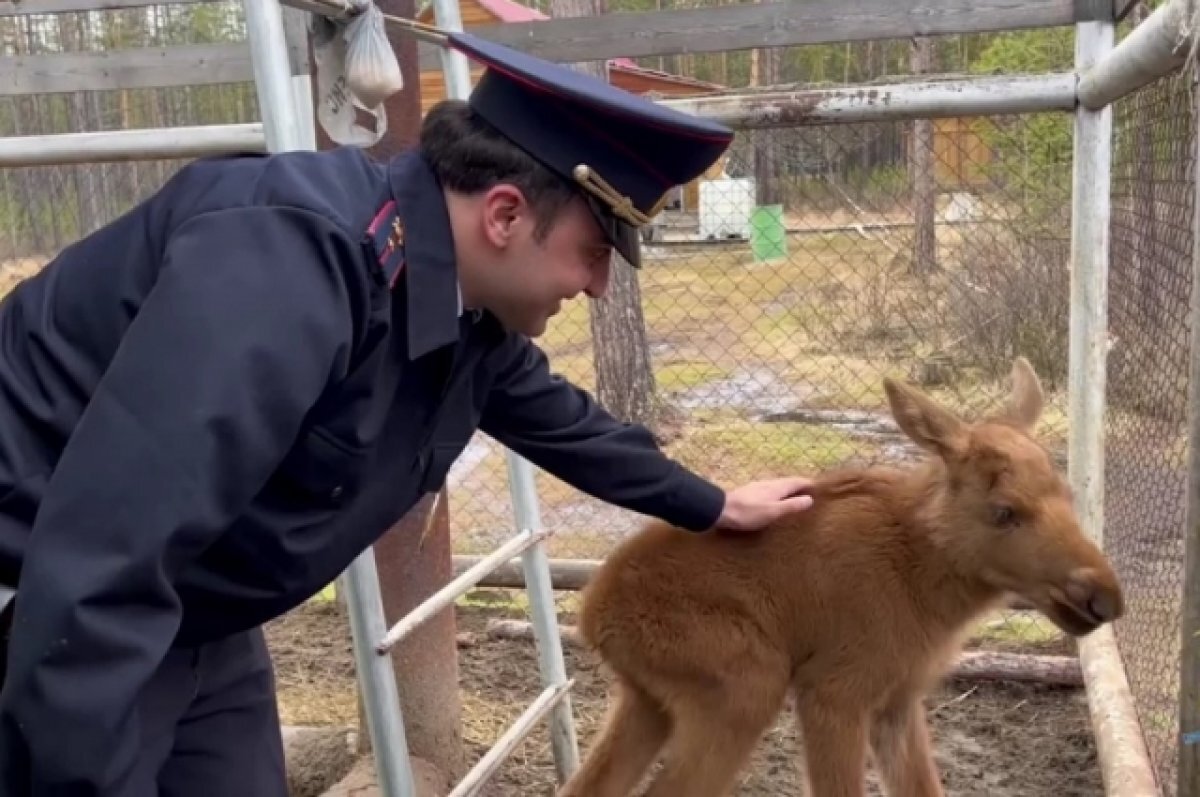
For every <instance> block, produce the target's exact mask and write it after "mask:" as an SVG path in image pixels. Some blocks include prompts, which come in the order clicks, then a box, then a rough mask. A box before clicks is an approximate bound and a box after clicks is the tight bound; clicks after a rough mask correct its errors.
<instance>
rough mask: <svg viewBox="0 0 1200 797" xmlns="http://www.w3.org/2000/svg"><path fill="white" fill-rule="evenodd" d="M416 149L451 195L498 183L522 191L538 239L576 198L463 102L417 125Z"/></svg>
mask: <svg viewBox="0 0 1200 797" xmlns="http://www.w3.org/2000/svg"><path fill="white" fill-rule="evenodd" d="M420 149H421V152H422V154H423V155H424V156H425V159H426V160H427V161H428V162H429V164H430V166H431V167H432V168H433V172H434V174H435V175H436V176H437V178H438V181H439V182H441V184H442V185H443V186H445V187H446V188H449V189H451V190H453V191H459V192H461V193H475V192H478V191H486V190H487V189H489V188H491V187H492V186H494V185H496V184H498V183H509V184H511V185H514V186H516V187H517V188H518V189H520V191H521V193H522V194H524V195H525V199H526V201H528V202H529V204H530V205H531V206H532V207H533V212H534V218H535V219H536V220H537V225H536V228H535V230H534V234H535V235H536V236H537V237H538V238H542V237H544V236H545V235H546V233H547V232H548V231H549V229H550V227H551V225H552V224H553V223H554V220H555V219H556V218H557V217H558V212H559V211H560V210H561V209H562V208H563V206H565V205H566V204H567V203H568V202H569V201H570V200H571V199H572V198H573V197H575V196H577V195H578V192H577V190H576V189H575V187H574V186H572V185H571V184H570V183H568V182H567V181H566V180H564V179H563V178H562V177H560V176H558V175H557V174H555V173H554V172H552V171H550V170H549V169H548V168H546V167H545V166H543V165H542V164H541V163H539V162H538V161H536V160H534V159H533V158H532V157H530V156H529V154H527V153H526V152H525V151H524V150H523V149H521V148H520V147H518V146H517V145H516V144H513V143H512V142H511V141H509V140H508V139H507V138H505V137H504V135H503V134H501V133H500V132H499V131H498V130H496V129H495V128H494V127H492V126H491V125H490V124H488V123H487V122H485V121H484V120H483V119H481V118H480V117H479V116H478V115H477V114H475V112H474V111H472V110H471V108H470V107H469V106H468V105H467V103H466V102H465V101H463V100H443V101H441V102H439V103H438V104H436V105H434V106H433V107H432V108H430V109H429V111H428V113H426V115H425V120H424V122H423V123H422V125H421V137H420Z"/></svg>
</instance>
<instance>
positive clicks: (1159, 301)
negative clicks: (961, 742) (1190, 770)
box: [1104, 14, 1196, 797]
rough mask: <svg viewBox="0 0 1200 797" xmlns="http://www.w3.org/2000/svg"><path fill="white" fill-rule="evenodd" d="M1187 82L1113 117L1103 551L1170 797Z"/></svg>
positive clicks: (1190, 94) (1190, 223)
mask: <svg viewBox="0 0 1200 797" xmlns="http://www.w3.org/2000/svg"><path fill="white" fill-rule="evenodd" d="M1137 16H1140V14H1135V17H1137ZM1193 81H1194V75H1193V74H1192V73H1190V72H1189V71H1184V72H1183V73H1180V74H1177V75H1174V76H1172V77H1169V78H1166V79H1163V80H1159V81H1156V82H1155V83H1153V84H1151V85H1149V86H1147V87H1145V88H1143V89H1141V90H1140V91H1137V92H1136V93H1134V94H1132V95H1130V96H1128V97H1126V98H1124V99H1122V100H1120V101H1118V102H1117V103H1116V104H1115V106H1114V123H1115V127H1116V134H1115V137H1114V142H1113V143H1114V152H1113V161H1114V162H1113V185H1112V202H1113V207H1112V249H1111V261H1110V270H1109V315H1110V321H1109V343H1110V346H1111V348H1110V351H1109V355H1108V357H1109V360H1108V361H1109V366H1108V396H1107V414H1106V423H1105V427H1106V429H1105V431H1106V435H1107V441H1106V449H1105V462H1106V470H1105V474H1104V476H1105V488H1104V489H1105V508H1104V512H1105V517H1106V523H1105V548H1106V550H1107V551H1108V553H1109V555H1110V556H1111V557H1112V558H1113V561H1114V564H1115V566H1116V567H1117V570H1118V573H1119V575H1120V577H1121V579H1122V581H1123V584H1124V587H1125V589H1126V592H1127V596H1128V616H1127V618H1126V619H1125V620H1124V621H1122V622H1121V623H1119V624H1118V626H1117V638H1118V642H1119V645H1120V649H1121V652H1122V654H1123V660H1124V664H1125V671H1126V675H1127V677H1128V679H1129V684H1130V688H1131V690H1132V692H1133V697H1134V701H1135V704H1136V707H1137V712H1138V716H1139V720H1140V722H1141V726H1142V732H1143V735H1144V737H1145V741H1146V745H1147V748H1148V750H1149V752H1150V756H1151V759H1152V761H1153V764H1154V767H1155V769H1156V772H1157V774H1158V776H1159V780H1160V784H1161V785H1162V787H1163V790H1164V794H1166V795H1168V797H1170V796H1171V795H1174V794H1175V793H1176V792H1175V790H1176V774H1175V769H1176V760H1177V752H1176V745H1177V740H1178V738H1179V725H1178V719H1179V714H1178V709H1179V686H1180V681H1179V667H1180V605H1181V595H1182V588H1183V563H1184V541H1185V517H1186V509H1187V486H1188V472H1187V467H1188V463H1187V457H1188V446H1187V436H1188V416H1189V406H1188V369H1189V359H1190V356H1191V351H1190V343H1189V334H1190V323H1189V314H1190V306H1189V305H1190V300H1191V293H1192V289H1193V283H1192V280H1193V276H1192V275H1193V271H1192V270H1193V265H1192V260H1193V253H1192V241H1193V236H1194V232H1195V231H1194V220H1193V205H1194V197H1195V146H1196V143H1195V136H1196V118H1195V95H1194V91H1195V89H1194V82H1193ZM1192 411H1193V412H1194V408H1192Z"/></svg>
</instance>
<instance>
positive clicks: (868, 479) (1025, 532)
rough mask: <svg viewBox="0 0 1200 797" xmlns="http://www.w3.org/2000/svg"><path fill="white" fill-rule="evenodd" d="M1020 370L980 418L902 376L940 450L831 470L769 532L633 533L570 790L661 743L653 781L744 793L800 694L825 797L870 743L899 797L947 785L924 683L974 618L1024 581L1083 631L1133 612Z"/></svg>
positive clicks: (1032, 596)
mask: <svg viewBox="0 0 1200 797" xmlns="http://www.w3.org/2000/svg"><path fill="white" fill-rule="evenodd" d="M1013 380H1014V390H1013V396H1012V401H1011V403H1010V404H1009V407H1008V409H1007V412H1006V413H1005V414H1004V415H1003V416H1001V417H998V418H993V419H988V420H985V421H983V422H981V423H978V424H974V425H968V424H966V423H964V422H962V421H960V420H959V419H958V418H956V417H955V416H953V415H952V414H950V413H949V412H947V411H946V410H944V409H942V408H940V407H938V406H937V405H935V404H934V403H933V402H931V401H930V400H929V399H928V398H927V397H926V396H925V395H924V394H922V393H920V392H919V391H918V390H916V389H914V388H912V387H908V386H903V385H900V384H898V383H895V382H892V381H890V380H885V388H886V391H887V395H888V399H889V402H890V404H891V408H892V413H893V416H894V417H895V418H896V421H897V423H898V424H899V425H900V427H901V429H903V430H904V432H905V433H906V434H907V435H908V436H909V437H911V438H912V439H913V440H914V441H915V442H917V443H918V444H920V445H921V446H923V447H924V448H926V449H927V450H929V451H931V452H933V453H934V454H935V456H932V457H930V458H929V459H928V461H926V462H924V463H922V464H920V465H918V466H916V467H913V468H908V469H899V468H889V467H873V468H867V469H846V470H841V471H838V472H833V473H827V474H824V475H822V476H820V477H819V478H818V479H817V480H816V483H815V485H814V486H813V488H812V495H813V496H814V499H815V502H814V505H813V507H812V508H810V509H808V510H805V511H803V512H801V513H799V514H797V515H793V516H791V517H789V518H787V519H785V520H782V521H780V522H777V523H775V524H773V525H771V526H769V527H768V528H766V529H765V530H763V531H761V532H756V533H733V532H724V531H717V532H713V533H708V534H689V533H687V532H684V531H681V530H679V529H675V528H673V527H671V526H668V525H665V524H662V523H652V524H650V525H649V526H648V527H647V528H645V529H644V530H642V531H641V532H640V533H639V534H636V535H635V536H633V537H631V538H630V539H628V540H626V541H625V542H624V543H623V544H621V545H620V546H618V548H617V549H616V550H614V551H613V553H612V554H611V555H610V556H609V557H608V559H607V561H606V562H605V563H604V565H603V566H602V567H601V568H600V570H599V571H598V572H597V574H596V576H595V578H594V579H593V580H592V582H591V583H590V584H589V585H588V587H587V588H586V590H585V592H584V605H583V609H582V611H581V614H580V622H579V629H580V632H581V634H582V635H583V638H584V639H585V640H586V641H587V642H588V644H589V645H590V646H592V647H593V648H594V649H595V650H596V651H597V652H598V654H599V655H600V656H601V657H602V659H603V660H604V661H605V662H606V663H607V664H608V665H609V667H611V669H612V670H613V671H614V673H615V675H616V698H615V701H614V704H613V706H612V708H611V710H610V716H609V718H608V721H607V724H606V727H605V729H604V730H603V731H602V732H601V734H600V736H599V737H598V739H597V740H596V742H595V743H594V745H593V747H592V749H591V751H590V753H589V755H588V757H587V759H586V761H585V763H584V765H583V766H582V767H581V769H580V770H579V772H577V773H576V775H575V776H574V777H573V778H572V779H571V780H570V781H569V782H568V783H567V784H566V785H565V786H564V787H563V789H562V790H561V791H560V792H559V797H625V795H627V794H629V793H630V792H631V791H632V790H633V789H634V788H635V787H636V786H637V784H638V783H639V782H640V781H641V779H642V777H643V775H644V774H645V772H646V771H647V770H648V769H649V767H650V766H651V764H652V763H653V762H654V761H655V760H657V758H658V757H659V755H660V754H661V753H665V756H666V759H665V762H664V768H663V771H662V773H661V775H660V776H659V777H658V779H657V780H656V782H655V783H654V784H653V785H652V787H651V789H650V791H649V795H650V797H666V796H667V795H670V796H671V797H708V796H709V795H712V796H714V797H715V796H716V795H727V794H730V793H731V792H732V790H733V788H734V785H735V783H736V778H737V775H738V772H739V771H740V770H741V768H742V767H743V766H744V765H745V764H746V762H747V760H748V758H749V756H750V754H751V752H752V750H753V748H754V747H755V745H756V744H757V743H758V741H759V739H760V737H761V735H762V733H763V732H764V731H765V730H766V729H767V728H768V727H769V726H770V725H771V723H772V722H773V720H774V718H775V717H776V716H777V714H778V712H779V711H780V709H781V707H782V703H783V701H784V699H785V697H786V696H787V694H788V692H789V691H790V692H791V693H792V694H793V695H794V696H795V698H796V707H797V711H798V716H799V719H800V726H801V729H802V734H801V735H802V738H803V739H804V747H805V751H806V757H807V766H806V767H803V769H804V770H806V771H807V773H808V778H809V782H810V788H809V793H810V794H812V795H813V797H861V795H863V794H864V793H865V769H866V764H867V756H868V751H870V753H873V758H874V762H875V765H876V767H877V769H878V771H879V773H880V776H881V779H882V781H883V782H884V784H885V786H886V788H887V793H888V794H889V795H891V797H941V795H942V794H943V792H942V789H941V786H940V783H939V776H938V772H937V769H936V766H935V764H934V761H933V758H932V756H931V752H930V740H929V734H928V730H927V727H926V720H925V714H924V709H923V703H922V699H923V697H924V696H925V694H926V693H927V691H928V690H929V689H930V688H931V687H932V686H933V685H935V682H936V680H937V679H938V678H939V677H941V675H942V674H943V673H944V672H945V671H946V668H947V667H948V666H949V665H950V664H951V663H952V662H953V660H954V658H955V656H956V655H957V653H958V651H959V650H960V647H961V644H962V641H963V639H964V636H965V634H966V633H967V631H968V630H969V628H970V624H971V621H972V620H974V619H975V618H977V617H978V616H979V615H980V614H981V613H983V612H985V611H987V610H989V609H991V608H993V607H995V606H997V605H998V604H1000V603H1001V602H1002V601H1003V600H1004V599H1005V597H1007V595H1008V594H1010V593H1012V594H1018V595H1021V596H1023V597H1025V598H1026V599H1028V600H1029V601H1031V602H1032V603H1033V604H1034V605H1036V606H1037V607H1038V608H1039V609H1040V610H1041V611H1043V612H1044V613H1045V614H1046V615H1047V616H1048V617H1049V618H1050V619H1051V620H1052V621H1054V622H1055V623H1056V624H1058V625H1059V626H1060V627H1062V628H1063V629H1064V631H1066V632H1068V633H1071V634H1074V635H1080V634H1085V633H1088V632H1090V631H1092V630H1094V629H1095V628H1096V627H1098V626H1099V625H1100V624H1102V623H1104V622H1109V621H1112V620H1114V619H1116V618H1117V617H1119V616H1120V615H1121V614H1122V612H1123V599H1122V594H1121V590H1120V587H1119V585H1118V583H1117V579H1116V576H1115V574H1114V573H1113V571H1112V569H1111V567H1110V566H1109V564H1108V562H1107V561H1106V560H1105V558H1104V556H1103V555H1102V553H1101V552H1100V551H1099V550H1098V549H1097V548H1096V547H1095V546H1094V545H1093V544H1092V542H1090V541H1089V540H1088V539H1087V538H1086V537H1085V536H1084V535H1083V533H1082V532H1081V530H1080V528H1079V526H1078V524H1077V520H1076V516H1075V514H1074V512H1073V509H1072V506H1071V496H1070V492H1069V490H1068V489H1067V487H1066V485H1065V483H1064V482H1063V480H1062V478H1061V477H1060V476H1059V475H1058V474H1057V473H1056V472H1055V470H1054V468H1053V466H1052V464H1051V462H1050V459H1049V457H1048V455H1047V454H1046V452H1045V451H1044V450H1043V448H1042V447H1041V446H1039V445H1038V444H1037V443H1036V442H1035V441H1034V440H1033V439H1032V438H1031V437H1030V436H1029V430H1030V429H1031V428H1032V427H1033V425H1034V423H1035V422H1036V420H1037V417H1038V415H1039V413H1040V411H1041V406H1042V392H1041V387H1040V385H1039V383H1038V380H1037V377H1036V375H1035V374H1034V373H1033V371H1032V369H1030V367H1029V365H1028V363H1027V362H1026V361H1025V360H1023V359H1019V360H1018V361H1017V362H1016V363H1015V365H1014V367H1013ZM1002 507H1011V508H1012V509H1013V510H1014V512H1015V515H1014V517H1015V522H1008V521H1007V520H1006V519H1005V518H1004V517H1003V512H1002V510H1001V508H1002ZM1081 611H1082V612H1083V613H1082V614H1081V613H1080V612H1081Z"/></svg>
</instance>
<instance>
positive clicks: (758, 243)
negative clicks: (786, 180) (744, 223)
mask: <svg viewBox="0 0 1200 797" xmlns="http://www.w3.org/2000/svg"><path fill="white" fill-rule="evenodd" d="M750 250H751V251H752V252H754V259H755V261H757V262H762V261H764V260H775V259H778V258H781V257H787V228H786V227H785V226H784V223H783V205H759V206H758V207H756V208H754V212H753V213H752V214H751V216H750Z"/></svg>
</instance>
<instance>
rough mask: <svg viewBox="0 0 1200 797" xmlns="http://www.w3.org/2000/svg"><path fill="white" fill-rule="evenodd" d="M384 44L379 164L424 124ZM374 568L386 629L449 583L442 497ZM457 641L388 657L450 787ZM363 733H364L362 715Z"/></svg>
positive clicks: (427, 637) (449, 635)
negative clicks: (386, 83)
mask: <svg viewBox="0 0 1200 797" xmlns="http://www.w3.org/2000/svg"><path fill="white" fill-rule="evenodd" d="M376 4H377V5H378V6H379V10H380V11H382V12H383V13H385V14H394V15H396V16H401V17H405V18H408V19H412V18H414V17H415V16H416V10H415V3H414V0H378V2H377V3H376ZM388 40H389V41H390V42H391V45H392V48H393V50H394V52H395V53H396V58H397V60H398V61H399V63H400V71H401V74H402V75H403V76H404V88H403V89H402V90H401V91H399V92H397V93H396V94H394V95H393V96H392V97H390V98H388V100H387V101H386V103H385V109H386V113H387V133H386V134H385V135H384V136H383V138H382V139H380V141H379V142H378V143H377V144H375V145H374V146H373V147H371V148H370V149H368V150H367V152H368V153H369V154H370V155H371V156H372V157H374V158H376V159H378V160H381V161H383V160H386V159H388V158H390V157H393V156H395V155H397V154H399V153H400V152H402V151H404V150H406V149H411V148H413V147H415V146H416V144H417V140H418V135H419V132H420V128H421V119H422V115H421V77H420V73H419V71H418V60H417V40H416V39H414V38H413V37H412V36H409V35H405V34H404V33H403V32H400V31H396V30H394V29H392V28H389V29H388ZM314 83H315V81H314ZM315 99H316V98H315ZM317 139H318V146H319V147H320V148H321V149H328V148H331V147H332V142H331V141H330V139H329V138H328V136H327V135H325V133H324V131H322V130H321V129H320V126H319V125H318V129H317ZM431 515H432V516H431ZM375 563H376V569H377V570H378V573H379V586H380V591H381V592H382V594H383V609H384V615H385V617H386V618H387V624H388V626H389V627H391V626H392V625H393V624H395V623H396V622H398V621H399V620H400V619H401V618H402V617H403V616H404V615H406V614H408V612H410V611H411V610H412V609H414V608H416V606H417V605H418V604H419V603H421V602H422V601H424V600H425V599H426V598H428V597H429V596H430V595H432V594H433V593H434V592H436V591H437V590H438V589H439V588H441V587H442V586H443V585H445V584H446V582H448V581H449V580H450V579H452V578H453V577H454V575H453V564H452V559H451V546H450V521H449V499H448V497H447V494H446V491H445V490H444V489H443V490H442V491H441V492H439V493H438V494H437V495H436V496H432V495H431V496H426V497H425V498H424V499H423V500H422V501H420V502H419V503H418V504H417V505H416V506H414V507H413V508H412V510H411V511H410V512H409V513H408V514H407V515H405V516H404V517H403V518H400V519H398V521H397V522H396V524H395V525H394V526H392V528H390V529H389V530H388V531H387V533H386V534H384V536H383V537H382V538H381V539H380V540H379V542H378V543H376V545H375ZM457 636H458V633H457V625H456V623H455V617H454V612H453V610H451V609H447V610H446V611H444V612H442V613H441V614H439V615H438V616H437V617H435V618H433V619H431V620H430V621H429V622H427V623H424V624H423V625H422V626H421V628H419V629H417V630H416V631H415V632H414V633H413V634H411V635H410V636H409V637H408V638H406V639H405V640H403V641H402V642H400V644H398V645H396V647H395V648H393V650H392V653H391V656H392V662H393V666H394V668H395V672H396V687H397V691H398V692H399V697H400V705H401V708H402V709H403V712H404V728H405V734H406V736H407V739H408V746H409V750H410V752H411V753H412V755H413V756H414V757H416V758H420V759H422V760H423V761H425V762H426V763H428V764H431V765H433V766H434V767H436V768H437V769H438V773H439V774H440V775H442V776H444V777H445V778H446V779H447V780H458V779H459V778H461V777H462V776H463V775H464V774H465V760H466V756H465V751H464V747H463V743H462V722H461V713H462V704H461V699H460V696H459V691H458V647H457ZM360 725H363V726H364V727H365V722H364V721H363V720H362V717H361V711H360ZM366 736H367V735H366V734H365V733H363V734H359V739H360V740H362V741H363V742H365V740H366Z"/></svg>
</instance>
